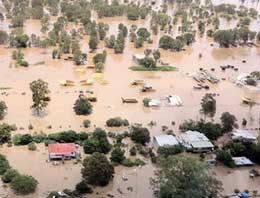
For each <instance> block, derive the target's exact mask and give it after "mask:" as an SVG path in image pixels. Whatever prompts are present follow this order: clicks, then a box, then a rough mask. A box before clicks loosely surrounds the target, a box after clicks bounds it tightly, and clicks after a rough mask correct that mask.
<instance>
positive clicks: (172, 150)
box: [157, 145, 184, 157]
mask: <svg viewBox="0 0 260 198" xmlns="http://www.w3.org/2000/svg"><path fill="white" fill-rule="evenodd" d="M183 151H184V148H183V146H182V145H174V146H162V147H159V148H158V150H157V153H158V154H159V155H161V156H163V157H168V156H169V155H176V154H178V153H181V152H183Z"/></svg>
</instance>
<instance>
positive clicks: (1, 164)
mask: <svg viewBox="0 0 260 198" xmlns="http://www.w3.org/2000/svg"><path fill="white" fill-rule="evenodd" d="M9 168H10V165H9V162H8V160H7V159H6V157H5V156H4V155H2V154H0V175H3V174H4V173H5V172H6V171H7V170H8V169H9Z"/></svg>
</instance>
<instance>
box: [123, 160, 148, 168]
mask: <svg viewBox="0 0 260 198" xmlns="http://www.w3.org/2000/svg"><path fill="white" fill-rule="evenodd" d="M122 165H123V166H126V167H133V166H144V165H145V162H144V161H142V160H140V159H135V160H131V159H129V158H127V159H125V160H124V161H123V162H122Z"/></svg>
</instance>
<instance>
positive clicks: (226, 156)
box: [216, 149, 235, 168]
mask: <svg viewBox="0 0 260 198" xmlns="http://www.w3.org/2000/svg"><path fill="white" fill-rule="evenodd" d="M216 155H217V158H216V159H217V160H218V161H220V162H222V163H223V164H225V165H226V166H228V167H230V168H233V167H234V166H235V163H234V161H233V159H232V156H231V154H230V152H228V151H225V150H220V149H219V150H217V151H216Z"/></svg>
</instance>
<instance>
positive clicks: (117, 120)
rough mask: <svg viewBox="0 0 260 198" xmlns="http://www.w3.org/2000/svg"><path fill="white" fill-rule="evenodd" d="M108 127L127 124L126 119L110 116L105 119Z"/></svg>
mask: <svg viewBox="0 0 260 198" xmlns="http://www.w3.org/2000/svg"><path fill="white" fill-rule="evenodd" d="M106 124H107V126H108V127H121V126H128V125H129V122H128V120H126V119H122V118H120V117H115V118H110V119H108V120H107V121H106Z"/></svg>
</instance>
